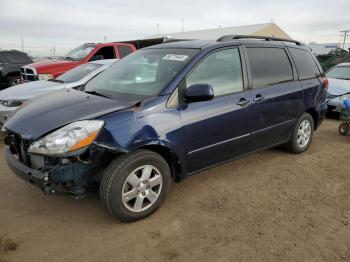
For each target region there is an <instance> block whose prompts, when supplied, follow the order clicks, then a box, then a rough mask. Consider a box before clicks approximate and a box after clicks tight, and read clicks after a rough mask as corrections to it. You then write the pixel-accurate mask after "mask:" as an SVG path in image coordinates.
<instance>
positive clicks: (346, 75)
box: [326, 66, 350, 80]
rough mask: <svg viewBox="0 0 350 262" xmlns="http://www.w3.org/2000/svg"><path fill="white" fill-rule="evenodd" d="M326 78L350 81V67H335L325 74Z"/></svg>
mask: <svg viewBox="0 0 350 262" xmlns="http://www.w3.org/2000/svg"><path fill="white" fill-rule="evenodd" d="M326 76H327V77H328V78H336V79H345V80H350V66H336V67H333V68H332V69H331V70H329V71H328V72H327V73H326Z"/></svg>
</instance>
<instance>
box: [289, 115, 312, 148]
mask: <svg viewBox="0 0 350 262" xmlns="http://www.w3.org/2000/svg"><path fill="white" fill-rule="evenodd" d="M313 134H314V120H313V118H312V116H311V115H310V114H308V113H304V114H303V115H302V116H301V117H300V118H299V120H298V122H297V124H296V125H295V127H294V130H293V134H292V138H291V140H290V141H289V142H288V143H287V145H286V147H287V150H288V151H289V152H291V153H294V154H300V153H303V152H305V151H306V150H307V149H308V147H309V146H310V144H311V141H312V138H313Z"/></svg>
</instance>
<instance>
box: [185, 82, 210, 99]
mask: <svg viewBox="0 0 350 262" xmlns="http://www.w3.org/2000/svg"><path fill="white" fill-rule="evenodd" d="M213 98H214V90H213V87H212V86H211V85H209V84H194V85H191V86H190V87H188V88H187V90H186V95H185V100H186V101H187V102H200V101H208V100H211V99H213Z"/></svg>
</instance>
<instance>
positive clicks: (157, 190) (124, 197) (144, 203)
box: [100, 150, 171, 222]
mask: <svg viewBox="0 0 350 262" xmlns="http://www.w3.org/2000/svg"><path fill="white" fill-rule="evenodd" d="M170 184H171V171H170V168H169V165H168V163H167V162H166V160H165V159H164V158H163V157H161V156H160V155H159V154H157V153H155V152H153V151H150V150H137V151H135V152H132V153H130V154H126V155H122V156H120V157H117V158H116V159H115V160H114V161H113V162H112V163H110V165H109V166H108V167H107V169H106V170H105V172H104V174H103V176H102V179H101V183H100V198H101V201H102V203H103V205H104V206H105V207H106V208H107V210H108V212H109V213H110V214H111V215H112V216H113V217H115V218H117V219H119V220H121V221H123V222H132V221H136V220H139V219H142V218H145V217H147V216H149V215H151V214H152V213H153V212H154V211H156V210H157V209H158V208H159V206H160V205H161V204H162V202H163V201H164V199H165V197H166V195H167V193H168V191H169V189H170Z"/></svg>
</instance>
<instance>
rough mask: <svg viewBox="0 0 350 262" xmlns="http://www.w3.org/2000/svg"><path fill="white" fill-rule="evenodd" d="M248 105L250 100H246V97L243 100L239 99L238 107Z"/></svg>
mask: <svg viewBox="0 0 350 262" xmlns="http://www.w3.org/2000/svg"><path fill="white" fill-rule="evenodd" d="M247 104H249V100H247V99H245V98H244V97H242V98H241V99H239V101H238V103H237V105H239V106H245V105H247Z"/></svg>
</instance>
